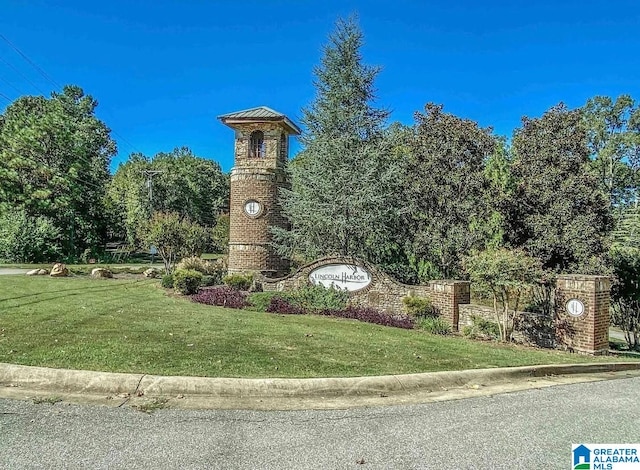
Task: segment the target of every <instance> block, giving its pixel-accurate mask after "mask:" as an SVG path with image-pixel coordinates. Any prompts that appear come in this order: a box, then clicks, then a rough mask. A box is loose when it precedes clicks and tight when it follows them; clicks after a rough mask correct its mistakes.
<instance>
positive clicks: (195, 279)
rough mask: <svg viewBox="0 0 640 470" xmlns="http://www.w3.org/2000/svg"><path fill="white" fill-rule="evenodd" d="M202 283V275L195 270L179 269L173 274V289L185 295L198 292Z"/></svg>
mask: <svg viewBox="0 0 640 470" xmlns="http://www.w3.org/2000/svg"><path fill="white" fill-rule="evenodd" d="M201 282H202V273H199V272H198V271H195V270H193V269H178V270H176V272H175V273H173V288H174V289H175V290H177V291H178V292H180V293H181V294H184V295H191V294H195V293H196V292H198V287H200V283H201Z"/></svg>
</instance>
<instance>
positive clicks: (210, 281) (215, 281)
mask: <svg viewBox="0 0 640 470" xmlns="http://www.w3.org/2000/svg"><path fill="white" fill-rule="evenodd" d="M219 284H220V278H219V277H218V276H207V275H204V276H202V281H200V285H201V286H202V287H211V286H217V285H219Z"/></svg>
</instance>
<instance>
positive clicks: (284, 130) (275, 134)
mask: <svg viewBox="0 0 640 470" xmlns="http://www.w3.org/2000/svg"><path fill="white" fill-rule="evenodd" d="M218 119H220V121H222V123H224V124H225V125H227V126H229V127H231V128H232V129H234V130H235V161H234V167H233V169H232V170H231V203H230V214H229V225H230V227H229V272H230V273H240V272H260V273H262V274H264V275H265V276H267V277H279V276H282V275H284V274H286V273H288V271H289V262H288V260H286V259H283V258H282V257H280V256H278V255H277V254H276V253H275V251H274V250H273V248H272V247H271V246H270V243H271V241H272V235H271V231H270V227H272V226H276V227H282V228H287V227H288V225H287V221H286V220H285V219H284V217H283V216H282V213H281V208H280V205H279V204H278V193H279V190H280V188H288V187H289V186H290V185H289V182H288V181H287V178H286V173H285V167H286V164H287V158H288V154H289V136H290V135H298V134H300V129H299V128H298V126H296V125H295V124H294V123H293V122H292V121H291V120H290V119H289V118H288V117H287V116H285V115H284V114H282V113H279V112H277V111H274V110H273V109H270V108H267V107H265V106H261V107H258V108H252V109H247V110H244V111H238V112H235V113H229V114H224V115H222V116H219V117H218Z"/></svg>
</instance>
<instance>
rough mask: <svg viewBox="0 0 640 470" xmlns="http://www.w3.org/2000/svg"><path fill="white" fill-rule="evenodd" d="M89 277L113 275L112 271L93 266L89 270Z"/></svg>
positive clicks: (104, 277)
mask: <svg viewBox="0 0 640 470" xmlns="http://www.w3.org/2000/svg"><path fill="white" fill-rule="evenodd" d="M91 277H95V278H99V279H111V278H112V277H113V273H112V272H111V271H109V270H108V269H106V268H93V269H92V270H91Z"/></svg>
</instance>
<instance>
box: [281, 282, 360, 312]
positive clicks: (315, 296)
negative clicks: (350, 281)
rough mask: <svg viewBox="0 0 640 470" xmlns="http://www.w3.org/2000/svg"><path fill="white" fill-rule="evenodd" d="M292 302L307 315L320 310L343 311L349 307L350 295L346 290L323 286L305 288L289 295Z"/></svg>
mask: <svg viewBox="0 0 640 470" xmlns="http://www.w3.org/2000/svg"><path fill="white" fill-rule="evenodd" d="M287 298H288V299H289V300H290V302H291V303H292V304H294V305H296V306H298V307H299V308H301V309H302V310H304V311H305V312H307V313H314V312H316V311H320V310H342V309H344V308H345V307H346V306H347V301H348V300H349V293H348V292H347V291H346V290H340V289H335V288H332V287H329V288H327V287H324V286H321V285H315V286H305V287H301V288H299V289H296V290H294V291H293V292H290V293H289V294H288V295H287Z"/></svg>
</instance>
